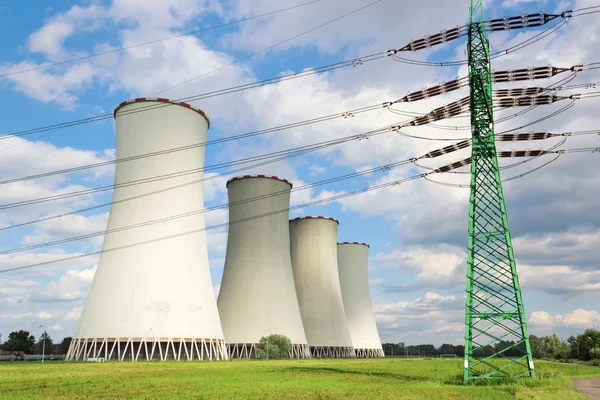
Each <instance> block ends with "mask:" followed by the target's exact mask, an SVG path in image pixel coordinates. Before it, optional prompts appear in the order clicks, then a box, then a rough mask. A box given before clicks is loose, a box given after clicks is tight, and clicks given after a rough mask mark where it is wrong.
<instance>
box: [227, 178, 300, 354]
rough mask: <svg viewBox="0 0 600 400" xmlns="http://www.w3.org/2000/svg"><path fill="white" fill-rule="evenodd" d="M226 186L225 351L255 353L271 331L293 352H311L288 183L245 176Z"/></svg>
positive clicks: (229, 182)
mask: <svg viewBox="0 0 600 400" xmlns="http://www.w3.org/2000/svg"><path fill="white" fill-rule="evenodd" d="M227 189H228V195H229V230H228V235H227V255H226V257H225V268H224V270H223V279H222V280H221V289H220V291H219V300H218V303H217V304H218V307H219V315H220V316H221V324H222V326H223V334H224V335H225V341H226V343H227V345H228V347H229V354H230V356H231V357H236V358H238V357H239V358H250V357H253V356H254V355H255V345H256V344H258V342H259V340H260V338H261V337H263V336H268V335H270V334H274V333H275V334H281V335H285V336H287V337H288V338H290V340H291V341H292V351H291V354H290V356H291V357H294V358H297V357H302V358H304V357H310V352H309V349H308V344H307V342H306V336H305V334H304V328H303V327H302V318H301V317H300V308H299V307H298V298H297V297H296V287H295V285H294V274H293V272H292V260H291V258H290V237H289V230H288V213H287V209H288V208H289V206H290V190H291V189H292V184H291V183H289V182H288V181H287V180H285V179H280V178H278V177H276V176H265V175H246V176H242V177H237V178H232V179H230V180H229V181H228V182H227ZM281 210H286V212H278V211H281Z"/></svg>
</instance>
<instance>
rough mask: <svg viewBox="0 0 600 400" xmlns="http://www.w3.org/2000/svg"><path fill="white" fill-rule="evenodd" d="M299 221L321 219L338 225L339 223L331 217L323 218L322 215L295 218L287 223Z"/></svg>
mask: <svg viewBox="0 0 600 400" xmlns="http://www.w3.org/2000/svg"><path fill="white" fill-rule="evenodd" d="M301 219H323V220H327V221H333V222H336V223H337V224H338V225H339V224H340V221H338V220H337V219H335V218H332V217H325V216H323V215H317V216H312V215H307V216H305V217H296V218H292V219H290V221H289V222H293V221H300V220H301Z"/></svg>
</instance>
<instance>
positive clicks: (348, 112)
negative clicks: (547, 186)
mask: <svg viewBox="0 0 600 400" xmlns="http://www.w3.org/2000/svg"><path fill="white" fill-rule="evenodd" d="M391 104H393V103H392V102H385V103H381V104H374V105H370V106H365V107H360V108H356V109H353V110H346V111H341V112H338V113H335V114H329V115H324V116H321V117H316V118H312V119H307V120H304V121H297V122H292V123H289V124H285V125H280V126H275V127H272V128H265V129H260V130H256V131H250V132H246V133H242V134H238V135H232V136H227V137H224V138H219V139H213V140H207V141H204V142H198V143H193V144H189V145H185V146H178V147H173V148H170V149H165V150H159V151H154V152H149V153H141V154H138V155H135V156H130V157H123V158H119V159H115V160H109V161H102V162H98V163H92V164H84V165H80V166H77V167H72V168H65V169H61V170H55V171H49V172H44V173H40V174H35V175H28V176H24V177H19V178H12V179H7V180H4V181H0V185H5V184H8V183H14V182H21V181H26V180H32V179H38V178H45V177H48V176H52V175H60V174H66V173H71V172H78V171H82V170H85V169H90V168H98V167H105V166H108V165H112V164H116V163H120V162H127V161H133V160H138V159H141V158H148V157H154V156H159V155H164V154H169V153H173V152H177V151H183V150H190V149H194V148H198V147H206V146H210V145H215V144H220V143H225V142H229V141H233V140H239V139H246V138H250V137H256V136H260V135H265V134H268V133H273V132H279V131H283V130H287V129H292V128H297V127H301V126H306V125H310V124H314V123H319V122H326V121H330V120H333V119H339V118H348V117H352V116H354V115H358V114H362V113H365V112H370V111H374V110H377V109H381V108H386V107H388V106H389V105H391Z"/></svg>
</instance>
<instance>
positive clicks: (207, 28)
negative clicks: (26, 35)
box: [0, 0, 323, 78]
mask: <svg viewBox="0 0 600 400" xmlns="http://www.w3.org/2000/svg"><path fill="white" fill-rule="evenodd" d="M322 1H323V0H312V1H309V2H306V3H301V4H296V5H294V6H290V7H285V8H280V9H278V10H274V11H269V12H266V13H262V14H257V15H253V16H251V17H246V18H241V19H238V20H235V21H230V22H225V23H223V24H218V25H211V26H207V27H206V28H201V29H195V30H192V31H186V32H182V33H178V34H176V35H172V36H167V37H163V38H160V39H156V40H151V41H148V42H143V43H137V44H133V45H130V46H123V47H119V48H116V49H111V50H107V51H101V52H98V53H92V54H88V55H85V56H81V57H76V58H70V59H67V60H63V61H58V62H53V63H47V64H43V65H40V66H37V67H33V68H27V69H21V70H18V71H12V72H8V73H4V74H0V78H4V77H7V76H12V75H19V74H24V73H26V72H31V71H38V70H40V69H46V68H51V67H56V66H58V65H64V64H70V63H74V62H77V61H83V60H89V59H91V58H95V57H100V56H104V55H107V54H114V53H119V52H121V51H125V50H130V49H135V48H138V47H142V46H147V45H150V44H155V43H160V42H165V41H167V40H171V39H176V38H180V37H184V36H189V35H195V34H197V33H201V32H206V31H209V30H212V29H217V28H224V27H226V26H231V25H236V24H239V23H242V22H246V21H251V20H254V19H258V18H263V17H268V16H271V15H275V14H279V13H281V12H284V11H290V10H295V9H297V8H301V7H306V6H309V5H312V4H315V3H320V2H322Z"/></svg>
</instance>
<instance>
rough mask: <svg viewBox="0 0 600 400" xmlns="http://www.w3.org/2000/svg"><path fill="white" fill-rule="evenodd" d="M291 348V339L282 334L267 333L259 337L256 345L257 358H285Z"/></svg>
mask: <svg viewBox="0 0 600 400" xmlns="http://www.w3.org/2000/svg"><path fill="white" fill-rule="evenodd" d="M291 349H292V341H291V340H290V339H289V338H288V337H287V336H284V335H276V334H273V335H269V336H263V337H261V338H260V341H259V342H258V345H257V346H256V356H257V357H258V358H264V359H266V358H287V357H289V354H290V351H291Z"/></svg>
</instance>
